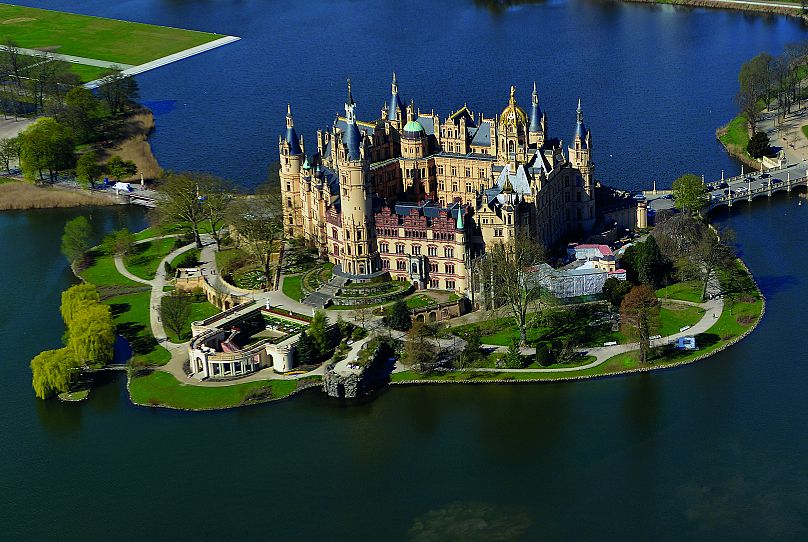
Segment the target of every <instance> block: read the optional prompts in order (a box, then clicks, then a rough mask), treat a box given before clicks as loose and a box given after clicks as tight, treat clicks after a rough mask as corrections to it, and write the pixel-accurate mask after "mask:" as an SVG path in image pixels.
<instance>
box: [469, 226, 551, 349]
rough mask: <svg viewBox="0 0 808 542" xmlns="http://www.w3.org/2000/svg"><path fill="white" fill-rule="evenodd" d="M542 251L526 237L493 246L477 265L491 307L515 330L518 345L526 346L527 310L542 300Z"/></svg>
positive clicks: (542, 249) (543, 257)
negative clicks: (500, 310) (506, 316)
mask: <svg viewBox="0 0 808 542" xmlns="http://www.w3.org/2000/svg"><path fill="white" fill-rule="evenodd" d="M544 259H545V256H544V248H543V247H542V246H541V245H539V244H538V243H537V242H536V241H535V240H533V238H531V237H529V236H528V235H526V234H521V235H517V236H516V237H514V238H512V239H510V240H509V241H508V242H507V243H501V242H500V243H495V244H494V245H493V246H492V247H491V251H490V252H489V253H488V254H487V256H486V257H485V258H484V259H483V260H482V262H481V264H480V268H481V272H482V276H483V278H484V280H486V281H487V282H489V285H490V288H489V289H490V291H491V292H492V296H493V298H494V299H493V301H494V306H495V307H500V306H501V307H503V308H504V310H505V311H506V312H507V313H508V314H509V315H510V316H512V317H513V319H514V320H515V321H516V325H517V326H518V328H519V338H520V342H521V344H522V345H525V344H527V319H528V312H529V309H531V308H539V307H540V303H541V300H542V292H543V290H544V288H543V287H542V280H541V279H542V275H543V274H544V273H545V271H543V269H544V268H543V267H541V265H540V264H542V263H543V262H544Z"/></svg>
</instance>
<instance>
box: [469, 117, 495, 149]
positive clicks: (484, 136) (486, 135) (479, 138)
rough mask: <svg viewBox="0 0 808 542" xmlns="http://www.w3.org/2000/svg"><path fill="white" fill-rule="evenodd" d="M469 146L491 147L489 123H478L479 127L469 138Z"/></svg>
mask: <svg viewBox="0 0 808 542" xmlns="http://www.w3.org/2000/svg"><path fill="white" fill-rule="evenodd" d="M471 144H472V146H480V147H490V146H491V123H490V122H489V121H487V120H486V121H483V122H481V123H480V127H479V128H477V131H476V132H475V133H474V136H473V137H472V138H471Z"/></svg>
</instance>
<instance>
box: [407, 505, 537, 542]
mask: <svg viewBox="0 0 808 542" xmlns="http://www.w3.org/2000/svg"><path fill="white" fill-rule="evenodd" d="M531 524H532V521H531V519H530V516H529V515H528V513H527V512H525V511H522V512H518V511H514V510H513V509H506V508H504V507H502V506H497V505H494V504H487V503H475V502H454V503H451V504H449V505H447V506H445V507H442V508H436V509H433V510H430V511H429V512H427V513H425V514H423V515H422V516H419V517H417V518H415V520H414V521H413V523H412V527H411V528H410V531H409V538H408V539H409V540H411V541H412V542H433V541H434V542H438V541H441V542H443V541H450V542H451V541H458V542H460V541H464V542H489V541H491V540H500V541H503V542H505V541H510V540H524V539H525V538H524V537H525V535H526V534H527V530H528V528H529V527H530V526H531Z"/></svg>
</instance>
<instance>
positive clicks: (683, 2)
mask: <svg viewBox="0 0 808 542" xmlns="http://www.w3.org/2000/svg"><path fill="white" fill-rule="evenodd" d="M623 2H627V3H631V4H658V5H663V6H664V5H672V6H680V7H692V8H709V9H730V10H733V11H755V12H758V13H769V14H772V15H784V16H786V17H796V18H801V19H804V18H805V16H804V15H803V13H802V10H801V9H800V7H801V6H799V5H798V4H791V5H789V4H788V3H785V2H771V3H766V2H741V1H738V2H726V1H721V0H623ZM777 3H781V4H782V6H777V5H774V4H777ZM792 6H793V7H792Z"/></svg>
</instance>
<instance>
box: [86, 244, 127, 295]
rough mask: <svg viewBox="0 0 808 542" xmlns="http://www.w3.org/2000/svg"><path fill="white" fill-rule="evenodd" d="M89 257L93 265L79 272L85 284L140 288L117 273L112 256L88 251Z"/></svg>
mask: <svg viewBox="0 0 808 542" xmlns="http://www.w3.org/2000/svg"><path fill="white" fill-rule="evenodd" d="M90 257H91V258H93V264H92V265H91V266H90V267H88V268H87V269H85V270H84V271H82V272H81V276H82V278H83V279H84V280H86V281H87V282H92V283H93V284H95V285H96V286H140V284H139V283H137V282H134V281H131V280H129V279H128V278H126V277H124V276H123V275H121V274H120V273H118V270H117V269H115V261H114V260H113V259H112V256H108V255H106V254H101V253H99V252H97V251H90Z"/></svg>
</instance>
